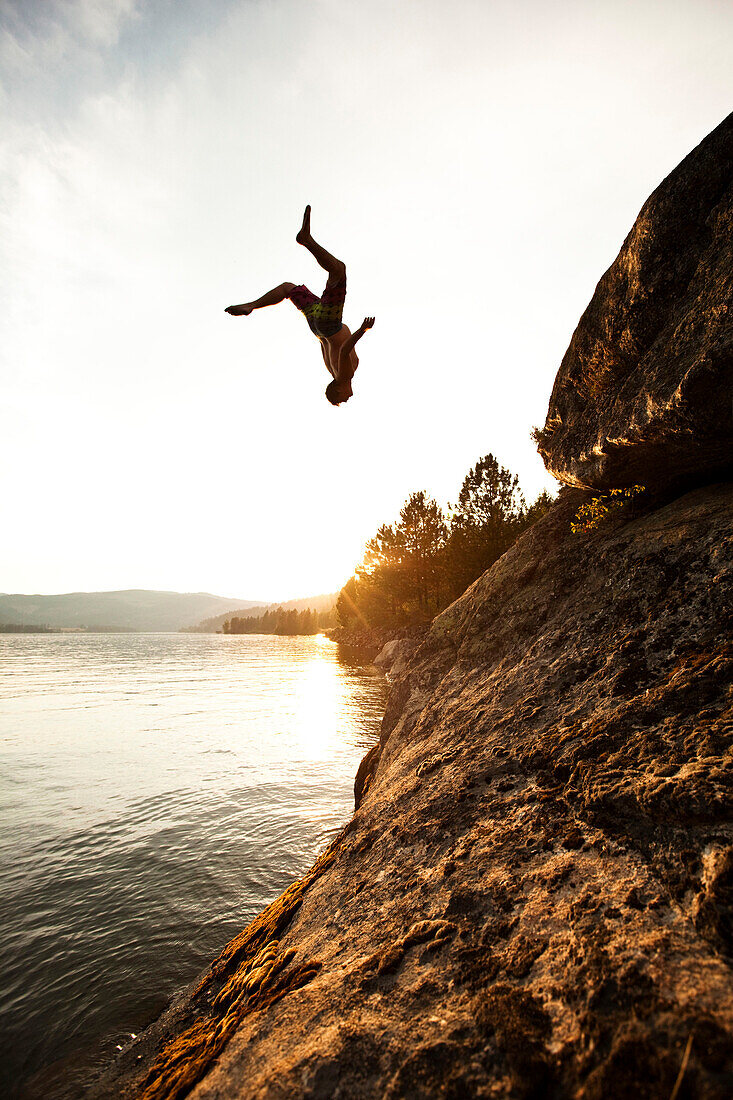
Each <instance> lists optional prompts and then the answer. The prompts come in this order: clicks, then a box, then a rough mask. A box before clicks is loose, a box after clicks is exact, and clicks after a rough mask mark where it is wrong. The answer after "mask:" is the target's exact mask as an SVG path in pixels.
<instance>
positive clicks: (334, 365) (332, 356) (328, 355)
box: [318, 325, 359, 382]
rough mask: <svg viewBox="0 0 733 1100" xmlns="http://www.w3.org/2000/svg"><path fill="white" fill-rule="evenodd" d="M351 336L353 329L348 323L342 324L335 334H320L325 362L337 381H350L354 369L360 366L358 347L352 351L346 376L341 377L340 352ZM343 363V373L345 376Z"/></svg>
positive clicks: (319, 338)
mask: <svg viewBox="0 0 733 1100" xmlns="http://www.w3.org/2000/svg"><path fill="white" fill-rule="evenodd" d="M349 336H351V329H350V328H349V326H348V325H342V326H341V328H340V329H339V331H338V332H337V333H336V334H335V335H334V336H319V337H318V340H319V343H320V345H321V354H322V355H323V362H324V363H325V364H326V367H327V369H328V371H329V373H330V374H331V376H332V377H333V378H335V379H336V381H337V382H350V381H351V379H352V378H353V377H354V371H355V370H356V368H357V367H358V366H359V356H358V355H357V354H356V349H353V350H352V352H351V353H350V355H349V357H348V360H347V363H348V367H347V370H346V377H341V378H339V376H338V366H339V352H340V350H341V348H342V346H343V344H344V343H345V342H346V341H347V340H348V338H349ZM343 373H344V371H343V364H342V371H341V374H342V376H343Z"/></svg>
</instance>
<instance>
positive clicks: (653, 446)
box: [539, 114, 733, 489]
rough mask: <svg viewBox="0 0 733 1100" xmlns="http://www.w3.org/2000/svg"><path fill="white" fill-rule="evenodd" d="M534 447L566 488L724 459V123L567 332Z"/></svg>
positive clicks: (730, 258) (731, 249) (729, 301)
mask: <svg viewBox="0 0 733 1100" xmlns="http://www.w3.org/2000/svg"><path fill="white" fill-rule="evenodd" d="M539 449H540V453H541V454H542V456H543V458H544V460H545V463H546V464H547V466H548V469H550V470H551V472H552V473H553V474H554V475H555V476H556V477H557V478H559V480H560V481H563V482H565V483H566V484H568V485H578V486H585V487H587V488H596V489H607V488H610V487H612V486H622V485H632V484H634V483H635V482H637V483H641V484H643V485H648V486H656V485H658V484H662V485H666V484H668V483H669V482H670V480H671V479H674V480H675V481H677V482H679V483H683V482H684V481H685V480H686V479H690V478H694V477H698V476H700V475H703V476H706V477H709V476H711V475H712V474H714V473H715V472H716V471H717V472H718V474H720V473H721V471H723V470H725V469H727V470H728V471H730V468H731V464H732V462H733V114H731V115H729V116H728V118H726V119H725V120H724V121H723V122H722V123H721V124H720V126H718V127H717V129H715V130H713V132H712V133H711V134H709V135H708V137H706V138H705V140H704V141H703V142H701V144H700V145H699V146H698V147H697V148H696V149H694V150H693V151H692V152H691V153H690V154H689V156H687V157H685V159H684V160H683V161H682V163H681V164H680V165H679V166H678V167H677V168H676V169H675V170H674V171H673V172H672V173H671V174H670V175H669V176H668V177H667V178H666V179H665V180H664V181H663V182H662V183H661V184H660V185H659V187H658V188H657V189H656V191H654V193H653V194H652V195H651V196H650V197H649V198H648V199H647V201H646V202H645V204H644V206H643V208H642V210H641V213H640V214H639V217H638V218H637V219H636V222H635V223H634V226H633V228H632V230H631V232H630V233H629V235H628V237H627V238H626V240H625V241H624V244H623V247H622V248H621V251H620V252H619V254H618V256H617V257H616V259H615V260H614V262H613V264H612V265H611V267H610V268H609V269H608V271H607V272H606V273H605V275H604V276H603V278H602V279H601V281H600V282H599V284H598V286H597V288H596V291H595V294H594V295H593V298H592V299H591V302H590V304H589V306H588V308H587V309H586V311H585V313H584V314H583V316H582V317H581V319H580V322H579V324H578V327H577V329H576V330H575V333H574V334H573V338H572V340H571V342H570V347H569V348H568V350H567V352H566V354H565V357H564V359H563V361H562V364H561V366H560V370H559V372H558V375H557V379H556V381H555V386H554V389H553V391H552V397H551V399H550V407H549V410H548V413H547V420H546V422H545V426H544V428H543V430H542V431H541V432H540V433H539Z"/></svg>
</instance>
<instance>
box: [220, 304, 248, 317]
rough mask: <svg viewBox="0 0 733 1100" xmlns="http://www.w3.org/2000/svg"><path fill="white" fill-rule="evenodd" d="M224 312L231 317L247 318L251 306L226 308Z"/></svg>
mask: <svg viewBox="0 0 733 1100" xmlns="http://www.w3.org/2000/svg"><path fill="white" fill-rule="evenodd" d="M224 312H225V313H229V314H231V316H232V317H249V315H250V313H251V312H252V306H227V308H226V309H225V310H224Z"/></svg>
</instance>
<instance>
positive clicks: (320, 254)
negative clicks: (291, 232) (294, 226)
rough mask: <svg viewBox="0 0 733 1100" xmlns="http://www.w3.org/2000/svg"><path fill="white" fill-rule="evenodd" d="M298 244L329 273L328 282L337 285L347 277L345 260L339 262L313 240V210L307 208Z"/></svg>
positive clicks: (298, 234)
mask: <svg viewBox="0 0 733 1100" xmlns="http://www.w3.org/2000/svg"><path fill="white" fill-rule="evenodd" d="M295 239H296V241H297V242H298V244H302V245H303V247H304V248H307V249H308V251H309V252H310V254H311V256H312V257H313V259H314V260H315V261H316V263H318V264H320V266H321V267H322V268H323V269H324V271H327V272H328V282H329V283H337V282H341V280H342V279H343V278H344V277H345V275H346V264H345V263H344V262H343V260H337V259H336V257H335V256H332V255H331V253H330V252H327V251H326V249H325V248H323V246H322V245H320V244H318V242H317V241H314V240H313V237H312V236H311V208H310V206H306V208H305V214H304V215H303V224H302V226H301V227H300V230H299V231H298V233H297V234H296V237H295Z"/></svg>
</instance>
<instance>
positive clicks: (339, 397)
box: [326, 378, 351, 405]
mask: <svg viewBox="0 0 733 1100" xmlns="http://www.w3.org/2000/svg"><path fill="white" fill-rule="evenodd" d="M326 397H327V398H328V400H329V401H330V402H331V404H332V405H341V404H342V403H343V402H344V401H348V400H349V398H350V397H351V394H350V393H345V392H344V391H343V389H342V388H341V387H340V386H339V384H338V382H337V381H336V379H335V378H334V380H333V382H329V383H328V385H327V386H326Z"/></svg>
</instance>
